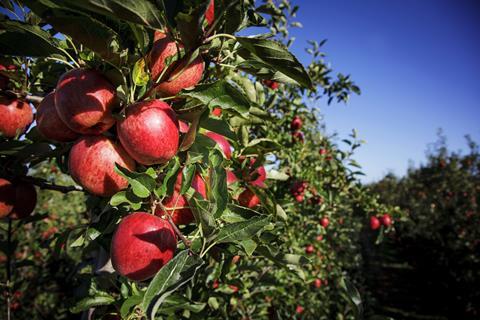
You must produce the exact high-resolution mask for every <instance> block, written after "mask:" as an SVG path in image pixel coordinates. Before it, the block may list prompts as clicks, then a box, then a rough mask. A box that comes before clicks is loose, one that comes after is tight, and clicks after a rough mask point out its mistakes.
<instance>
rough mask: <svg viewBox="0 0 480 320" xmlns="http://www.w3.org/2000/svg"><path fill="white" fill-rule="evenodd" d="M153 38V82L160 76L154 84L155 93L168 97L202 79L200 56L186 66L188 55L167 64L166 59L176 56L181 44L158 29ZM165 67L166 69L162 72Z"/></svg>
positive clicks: (202, 67) (151, 68) (151, 65)
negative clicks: (158, 81)
mask: <svg viewBox="0 0 480 320" xmlns="http://www.w3.org/2000/svg"><path fill="white" fill-rule="evenodd" d="M155 38H156V41H155V42H154V44H153V47H152V51H151V52H150V71H151V74H152V79H153V81H155V82H156V81H157V80H158V79H159V77H160V76H162V79H160V83H158V84H157V85H156V86H155V89H156V91H157V93H159V94H160V96H162V97H170V96H175V95H177V94H178V93H179V92H180V91H181V90H182V89H185V88H191V87H194V86H196V85H197V83H198V82H199V81H200V80H201V79H202V76H203V70H204V68H205V63H204V62H203V59H202V57H201V56H198V57H196V58H195V59H194V60H193V61H192V62H191V63H190V64H189V65H188V66H187V65H186V63H188V62H189V61H188V60H189V59H188V57H182V58H181V60H180V61H178V60H177V61H174V62H172V65H169V66H167V65H166V62H167V59H168V58H170V57H175V56H177V55H178V54H179V52H178V49H179V48H183V45H182V44H181V43H178V44H177V43H176V42H175V41H174V40H173V39H171V37H170V36H169V35H167V34H165V33H162V32H160V31H157V32H156V34H155ZM166 67H168V70H167V71H165V72H164V69H165V68H166ZM172 68H173V69H172Z"/></svg>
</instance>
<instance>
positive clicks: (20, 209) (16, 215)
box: [8, 182, 37, 219]
mask: <svg viewBox="0 0 480 320" xmlns="http://www.w3.org/2000/svg"><path fill="white" fill-rule="evenodd" d="M14 187H15V200H14V201H15V204H14V206H13V209H12V211H11V212H10V214H9V215H8V217H9V218H12V219H23V218H26V217H28V216H29V215H30V214H31V213H32V212H33V209H35V206H36V205H37V191H36V190H35V187H34V186H33V185H32V184H30V183H25V182H15V183H14Z"/></svg>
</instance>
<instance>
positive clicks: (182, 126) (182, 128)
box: [178, 120, 190, 133]
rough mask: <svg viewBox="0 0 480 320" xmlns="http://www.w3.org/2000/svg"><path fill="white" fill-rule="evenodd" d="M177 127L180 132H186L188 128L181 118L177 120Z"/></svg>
mask: <svg viewBox="0 0 480 320" xmlns="http://www.w3.org/2000/svg"><path fill="white" fill-rule="evenodd" d="M178 127H179V131H180V133H187V132H188V129H190V126H189V125H188V124H187V123H186V122H183V121H181V120H179V121H178Z"/></svg>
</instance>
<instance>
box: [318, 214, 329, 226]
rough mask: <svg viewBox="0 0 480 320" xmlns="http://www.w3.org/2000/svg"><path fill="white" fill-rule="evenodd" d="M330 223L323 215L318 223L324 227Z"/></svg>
mask: <svg viewBox="0 0 480 320" xmlns="http://www.w3.org/2000/svg"><path fill="white" fill-rule="evenodd" d="M329 224H330V220H328V218H326V217H323V218H322V219H320V225H321V226H322V227H324V228H326V227H328V225H329Z"/></svg>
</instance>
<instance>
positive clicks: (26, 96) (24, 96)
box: [4, 90, 43, 104]
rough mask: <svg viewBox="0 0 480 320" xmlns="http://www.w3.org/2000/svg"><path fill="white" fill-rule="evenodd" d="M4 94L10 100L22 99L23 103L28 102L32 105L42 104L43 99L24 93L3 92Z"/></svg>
mask: <svg viewBox="0 0 480 320" xmlns="http://www.w3.org/2000/svg"><path fill="white" fill-rule="evenodd" d="M4 93H5V94H6V95H7V96H8V97H11V98H20V99H23V100H25V101H28V102H31V103H33V104H39V103H40V102H42V100H43V97H40V96H33V95H30V94H28V93H26V92H15V91H12V90H5V91H4Z"/></svg>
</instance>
